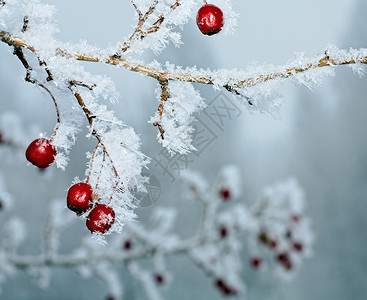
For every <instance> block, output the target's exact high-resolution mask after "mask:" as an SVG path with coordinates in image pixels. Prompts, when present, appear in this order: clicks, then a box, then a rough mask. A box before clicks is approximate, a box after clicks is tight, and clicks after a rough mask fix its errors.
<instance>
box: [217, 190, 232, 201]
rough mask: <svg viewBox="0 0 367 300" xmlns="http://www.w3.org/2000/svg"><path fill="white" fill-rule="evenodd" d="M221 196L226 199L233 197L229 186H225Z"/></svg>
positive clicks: (220, 192) (220, 193)
mask: <svg viewBox="0 0 367 300" xmlns="http://www.w3.org/2000/svg"><path fill="white" fill-rule="evenodd" d="M219 196H220V197H221V198H222V199H223V200H224V201H227V200H229V199H230V198H231V191H230V190H229V189H227V188H223V189H221V190H220V191H219Z"/></svg>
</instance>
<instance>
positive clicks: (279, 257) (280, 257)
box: [276, 252, 289, 263]
mask: <svg viewBox="0 0 367 300" xmlns="http://www.w3.org/2000/svg"><path fill="white" fill-rule="evenodd" d="M276 258H277V260H278V261H279V262H280V263H283V262H285V261H288V260H289V256H288V253H287V252H283V253H279V254H278V255H277V257H276Z"/></svg>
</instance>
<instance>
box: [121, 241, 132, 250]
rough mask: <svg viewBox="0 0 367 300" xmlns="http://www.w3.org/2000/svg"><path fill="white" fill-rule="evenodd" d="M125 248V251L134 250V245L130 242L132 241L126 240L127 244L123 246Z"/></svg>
mask: <svg viewBox="0 0 367 300" xmlns="http://www.w3.org/2000/svg"><path fill="white" fill-rule="evenodd" d="M123 248H124V249H125V250H130V249H131V248H132V243H131V241H130V240H126V241H125V243H124V245H123Z"/></svg>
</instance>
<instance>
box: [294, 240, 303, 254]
mask: <svg viewBox="0 0 367 300" xmlns="http://www.w3.org/2000/svg"><path fill="white" fill-rule="evenodd" d="M293 248H294V250H296V251H299V252H301V251H302V250H303V244H302V243H300V242H294V243H293Z"/></svg>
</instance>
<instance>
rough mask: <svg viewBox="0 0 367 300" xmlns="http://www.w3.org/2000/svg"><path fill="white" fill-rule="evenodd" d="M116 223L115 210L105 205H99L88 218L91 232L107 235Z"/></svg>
mask: <svg viewBox="0 0 367 300" xmlns="http://www.w3.org/2000/svg"><path fill="white" fill-rule="evenodd" d="M113 222H115V212H114V210H113V209H112V208H111V207H109V206H107V205H104V204H98V205H97V206H96V207H95V208H93V209H92V210H91V212H90V213H89V216H88V218H87V223H86V225H87V227H88V229H89V230H90V231H91V232H97V233H106V232H107V231H108V230H109V229H110V228H111V226H112V224H113Z"/></svg>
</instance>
